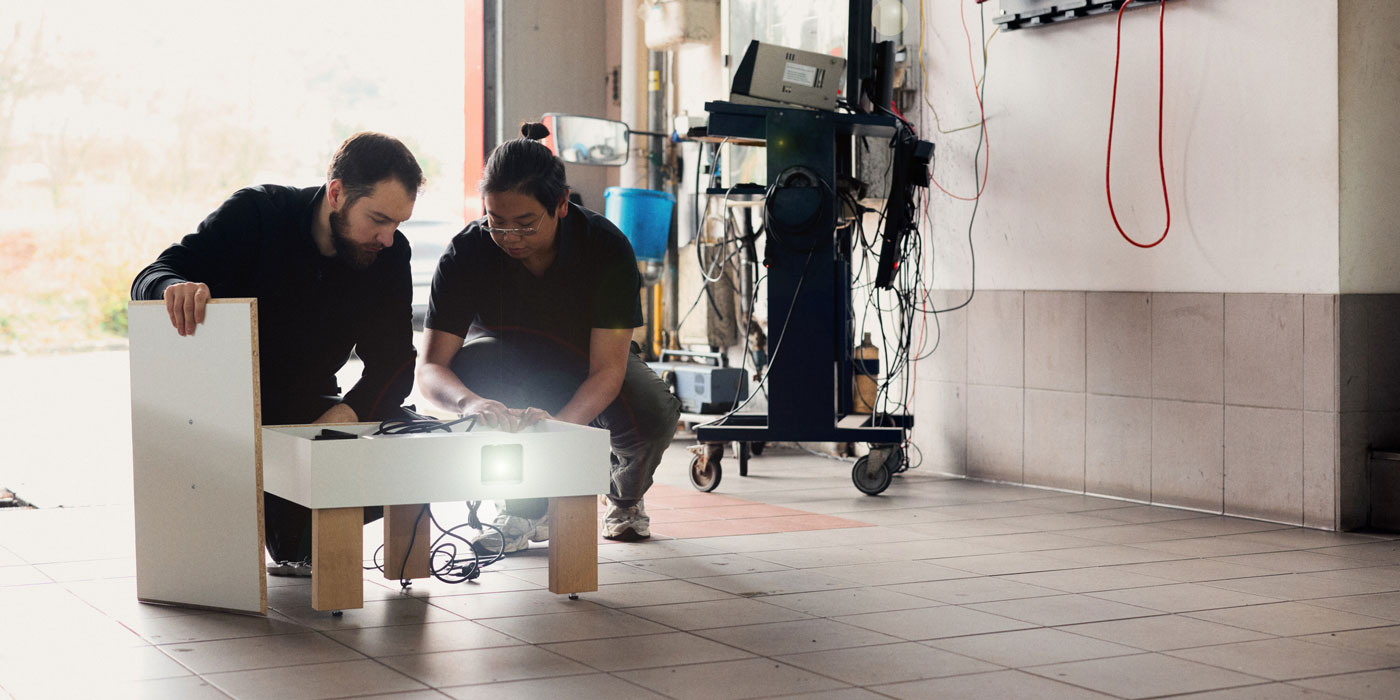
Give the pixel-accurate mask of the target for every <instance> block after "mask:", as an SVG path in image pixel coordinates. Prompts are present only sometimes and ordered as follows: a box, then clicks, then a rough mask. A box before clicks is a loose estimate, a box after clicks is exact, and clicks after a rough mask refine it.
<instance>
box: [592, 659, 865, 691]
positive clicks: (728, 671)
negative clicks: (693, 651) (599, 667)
mask: <svg viewBox="0 0 1400 700" xmlns="http://www.w3.org/2000/svg"><path fill="white" fill-rule="evenodd" d="M615 675H616V676H617V677H618V678H622V679H623V680H627V681H631V682H633V683H636V684H638V685H640V686H643V687H645V688H650V689H652V690H655V691H657V692H659V693H661V694H663V695H667V696H670V697H672V698H677V700H743V699H744V698H762V697H769V696H773V695H794V694H799V693H809V692H814V691H820V690H829V689H834V688H841V687H844V686H845V684H844V683H841V682H840V681H836V680H832V679H830V678H825V677H822V676H819V675H817V674H815V673H811V672H809V671H804V670H802V669H800V668H797V667H795V666H789V665H787V664H784V663H779V662H776V661H772V660H769V659H751V660H745V661H725V662H721V663H713V664H694V665H689V666H675V667H670V668H653V669H646V670H642V671H621V672H618V673H617V674H615Z"/></svg>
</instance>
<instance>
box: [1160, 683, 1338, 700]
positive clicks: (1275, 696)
mask: <svg viewBox="0 0 1400 700" xmlns="http://www.w3.org/2000/svg"><path fill="white" fill-rule="evenodd" d="M1340 697H1341V696H1339V695H1331V694H1329V693H1323V692H1319V691H1316V690H1308V689H1307V688H1299V687H1298V686H1296V685H1289V684H1288V683H1264V684H1261V685H1246V686H1242V687H1239V688H1227V689H1225V690H1209V691H1206V692H1204V693H1190V694H1188V695H1177V696H1175V697H1173V698H1172V700H1339V698H1340Z"/></svg>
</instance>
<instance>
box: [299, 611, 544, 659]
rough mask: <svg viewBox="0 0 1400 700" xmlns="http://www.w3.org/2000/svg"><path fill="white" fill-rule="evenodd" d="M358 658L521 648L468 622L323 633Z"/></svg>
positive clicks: (510, 639)
mask: <svg viewBox="0 0 1400 700" xmlns="http://www.w3.org/2000/svg"><path fill="white" fill-rule="evenodd" d="M322 634H324V635H325V636H326V637H328V638H330V639H333V640H335V641H337V642H339V643H341V644H343V645H345V646H347V647H349V648H351V649H354V650H356V651H358V652H360V653H361V654H364V655H366V656H370V657H376V658H377V657H381V656H399V655H403V654H424V653H429V652H436V651H458V650H462V649H482V648H486V647H503V646H514V645H517V644H523V643H524V642H521V641H520V640H518V639H516V638H514V637H511V636H509V635H505V634H501V633H500V632H497V631H495V630H492V629H487V628H486V627H483V626H482V625H479V624H477V623H475V622H471V621H469V620H460V621H457V622H434V623H432V624H427V625H398V626H395V627H368V628H361V629H347V630H337V631H333V632H323V633H322Z"/></svg>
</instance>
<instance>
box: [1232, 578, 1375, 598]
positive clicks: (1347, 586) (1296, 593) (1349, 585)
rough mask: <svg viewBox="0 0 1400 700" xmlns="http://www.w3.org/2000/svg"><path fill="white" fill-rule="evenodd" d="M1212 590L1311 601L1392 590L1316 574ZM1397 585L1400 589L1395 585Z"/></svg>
mask: <svg viewBox="0 0 1400 700" xmlns="http://www.w3.org/2000/svg"><path fill="white" fill-rule="evenodd" d="M1209 585H1210V586H1212V587H1214V588H1224V589H1226V590H1230V591H1240V592H1242V593H1253V594H1255V595H1261V596H1268V597H1270V598H1278V599H1281V600H1307V599H1310V598H1333V597H1336V596H1359V595H1366V594H1369V593H1382V592H1387V591H1389V590H1391V588H1390V586H1386V585H1381V584H1376V583H1368V582H1364V581H1350V580H1346V579H1340V578H1326V577H1323V576H1318V575H1315V574H1276V575H1273V576H1256V577H1252V578H1237V579H1229V580H1225V581H1212V582H1210V584H1209ZM1396 585H1400V582H1397V584H1396Z"/></svg>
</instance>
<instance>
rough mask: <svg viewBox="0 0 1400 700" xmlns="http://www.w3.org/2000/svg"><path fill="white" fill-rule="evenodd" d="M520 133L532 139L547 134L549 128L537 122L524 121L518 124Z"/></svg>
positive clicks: (537, 138) (536, 139)
mask: <svg viewBox="0 0 1400 700" xmlns="http://www.w3.org/2000/svg"><path fill="white" fill-rule="evenodd" d="M520 135H521V136H524V137H525V138H527V139H531V140H533V141H539V140H540V139H542V138H544V137H546V136H549V128H548V127H546V126H545V125H544V124H541V123H539V122H525V123H524V124H521V125H520Z"/></svg>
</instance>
